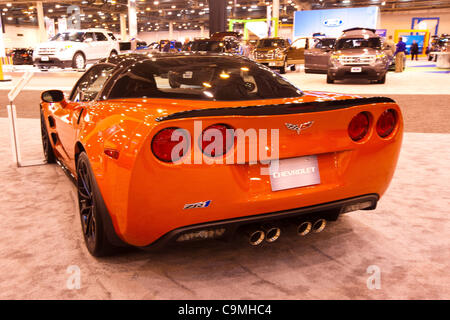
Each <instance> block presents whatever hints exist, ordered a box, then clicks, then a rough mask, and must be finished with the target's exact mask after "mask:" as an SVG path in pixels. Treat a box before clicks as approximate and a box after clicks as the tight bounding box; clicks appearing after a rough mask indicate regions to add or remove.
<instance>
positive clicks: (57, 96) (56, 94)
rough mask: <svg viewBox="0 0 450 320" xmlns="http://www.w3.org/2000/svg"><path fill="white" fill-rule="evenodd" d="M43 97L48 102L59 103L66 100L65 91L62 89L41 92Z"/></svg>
mask: <svg viewBox="0 0 450 320" xmlns="http://www.w3.org/2000/svg"><path fill="white" fill-rule="evenodd" d="M41 99H42V101H44V102H48V103H59V102H63V101H64V100H65V97H64V93H63V92H62V91H61V90H48V91H44V92H42V94H41Z"/></svg>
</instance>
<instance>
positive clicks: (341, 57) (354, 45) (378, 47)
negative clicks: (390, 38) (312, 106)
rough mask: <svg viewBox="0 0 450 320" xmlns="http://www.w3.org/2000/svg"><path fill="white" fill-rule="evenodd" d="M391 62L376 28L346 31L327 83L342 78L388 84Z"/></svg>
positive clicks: (336, 49) (331, 63) (330, 66)
mask: <svg viewBox="0 0 450 320" xmlns="http://www.w3.org/2000/svg"><path fill="white" fill-rule="evenodd" d="M390 63H391V59H390V58H389V56H388V55H387V54H386V52H385V51H384V50H383V48H382V41H381V37H380V36H378V35H377V34H376V33H375V30H373V29H365V28H352V29H347V30H344V33H343V34H342V36H341V37H339V38H338V39H337V40H336V45H335V47H334V51H333V52H332V54H331V57H330V65H329V68H328V73H327V83H333V82H334V81H335V80H343V79H352V78H353V79H354V78H359V79H367V80H369V81H375V82H376V83H385V81H386V73H387V70H388V68H389V65H390Z"/></svg>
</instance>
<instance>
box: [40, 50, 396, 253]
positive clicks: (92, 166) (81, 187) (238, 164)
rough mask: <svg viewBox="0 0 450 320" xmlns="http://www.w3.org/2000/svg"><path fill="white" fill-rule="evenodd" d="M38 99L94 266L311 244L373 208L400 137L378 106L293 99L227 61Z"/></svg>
mask: <svg viewBox="0 0 450 320" xmlns="http://www.w3.org/2000/svg"><path fill="white" fill-rule="evenodd" d="M41 98H42V103H41V123H42V141H43V147H44V153H45V157H46V159H47V162H49V163H52V162H58V163H59V164H60V165H61V166H62V167H63V168H64V169H65V171H66V172H67V173H68V174H69V175H70V176H71V177H73V180H74V182H75V183H76V186H77V189H78V202H79V213H80V217H81V225H82V231H83V235H84V239H85V242H86V246H87V248H88V250H89V252H90V253H91V254H92V255H94V256H101V255H106V254H110V253H112V252H114V249H115V248H117V247H120V246H129V245H131V246H135V247H141V248H153V247H157V246H160V245H164V244H168V243H177V242H178V243H180V242H185V241H194V240H199V239H219V238H220V239H228V238H230V237H232V236H233V235H235V234H242V235H245V236H246V237H248V240H249V242H250V243H251V244H252V245H259V244H261V243H267V242H274V241H275V240H277V238H278V237H279V236H280V234H281V232H282V231H283V232H284V231H285V230H296V232H297V233H298V234H299V235H306V234H308V233H309V232H320V231H322V230H323V229H324V228H325V225H326V222H327V221H335V220H337V219H338V217H339V215H340V214H343V213H346V212H350V211H355V210H360V209H364V210H372V209H375V207H376V205H377V202H378V200H379V199H380V197H381V196H382V195H383V193H384V192H385V191H386V189H387V187H388V185H389V182H390V180H391V178H392V175H393V174H394V170H395V166H396V163H397V158H398V155H399V152H400V146H401V141H402V133H403V121H402V115H401V112H400V109H399V107H398V105H397V104H396V103H395V102H394V101H393V100H391V99H390V98H385V97H372V98H362V97H359V96H354V95H353V96H351V95H342V94H332V93H325V92H312V91H301V90H300V89H299V88H297V87H296V86H295V85H293V84H291V83H289V82H288V81H287V80H286V79H284V78H283V77H281V76H280V75H279V74H278V73H276V72H274V71H272V70H270V69H269V68H267V67H265V66H263V65H260V64H257V63H255V62H252V61H251V60H248V59H246V58H243V57H238V56H233V55H229V54H200V53H183V54H128V55H121V56H116V57H111V58H108V59H104V60H101V61H99V62H98V63H97V64H95V65H94V66H92V67H91V68H90V69H89V70H87V71H86V73H85V74H84V75H83V76H81V78H80V79H79V80H78V82H77V83H76V85H75V86H74V88H73V90H72V92H71V93H70V95H69V96H67V97H66V96H65V95H64V94H63V92H61V91H59V90H49V91H45V92H43V93H42V96H41ZM289 226H292V228H291V227H289Z"/></svg>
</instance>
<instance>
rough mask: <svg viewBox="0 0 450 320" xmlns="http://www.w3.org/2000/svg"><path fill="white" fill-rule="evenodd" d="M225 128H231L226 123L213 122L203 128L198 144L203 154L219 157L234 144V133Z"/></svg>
mask: <svg viewBox="0 0 450 320" xmlns="http://www.w3.org/2000/svg"><path fill="white" fill-rule="evenodd" d="M227 129H231V130H232V129H233V128H232V127H231V126H229V125H227V124H213V125H211V126H209V127H208V128H206V129H205V130H203V132H202V136H201V141H200V145H201V147H202V151H203V153H204V154H206V155H207V156H210V157H220V156H222V155H224V154H225V153H227V151H228V150H229V149H230V148H231V147H232V146H233V144H234V133H233V131H231V130H227ZM216 139H220V140H218V141H216Z"/></svg>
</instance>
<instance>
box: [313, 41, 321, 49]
mask: <svg viewBox="0 0 450 320" xmlns="http://www.w3.org/2000/svg"><path fill="white" fill-rule="evenodd" d="M314 48H316V49H320V48H323V46H322V41H320V40H319V41H317V43H316V45H315V46H314Z"/></svg>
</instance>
